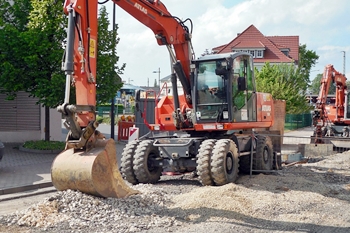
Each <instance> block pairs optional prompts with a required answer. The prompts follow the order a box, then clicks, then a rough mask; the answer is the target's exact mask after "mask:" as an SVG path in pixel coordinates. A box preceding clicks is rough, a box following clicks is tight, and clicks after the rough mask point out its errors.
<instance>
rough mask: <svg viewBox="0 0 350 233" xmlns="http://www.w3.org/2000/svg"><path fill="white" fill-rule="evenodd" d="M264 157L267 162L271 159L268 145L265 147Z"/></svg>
mask: <svg viewBox="0 0 350 233" xmlns="http://www.w3.org/2000/svg"><path fill="white" fill-rule="evenodd" d="M263 158H264V162H265V163H267V162H268V161H269V149H268V148H267V147H265V148H264V153H263Z"/></svg>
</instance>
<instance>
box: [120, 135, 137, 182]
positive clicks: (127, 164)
mask: <svg viewBox="0 0 350 233" xmlns="http://www.w3.org/2000/svg"><path fill="white" fill-rule="evenodd" d="M139 143H140V141H138V140H135V141H131V142H129V143H128V144H126V146H125V148H124V150H123V153H122V158H121V168H120V170H121V173H122V176H123V178H124V179H125V180H127V181H128V182H130V183H131V184H138V183H139V181H138V180H137V179H136V176H135V172H134V167H133V166H134V161H133V160H134V154H135V151H136V148H137V146H138V145H139Z"/></svg>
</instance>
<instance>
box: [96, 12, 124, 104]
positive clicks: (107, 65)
mask: <svg viewBox="0 0 350 233" xmlns="http://www.w3.org/2000/svg"><path fill="white" fill-rule="evenodd" d="M108 26H109V20H108V13H107V10H106V7H105V6H102V7H101V8H100V10H99V18H98V54H97V74H96V76H97V90H96V91H97V99H98V102H100V103H101V102H102V103H103V102H109V101H110V100H111V99H112V98H114V97H115V95H116V93H117V91H118V90H119V89H120V88H121V87H122V86H123V83H122V81H121V78H120V76H119V75H120V74H122V73H123V70H124V68H125V63H123V64H122V66H121V67H119V66H118V65H117V63H118V61H119V57H118V56H117V55H116V54H117V44H118V43H119V40H120V38H118V37H117V36H118V34H117V30H118V25H115V28H116V30H115V31H113V30H108Z"/></svg>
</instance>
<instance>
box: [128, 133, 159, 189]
mask: <svg viewBox="0 0 350 233" xmlns="http://www.w3.org/2000/svg"><path fill="white" fill-rule="evenodd" d="M158 157H159V150H158V148H157V147H155V146H153V141H152V140H145V141H142V142H141V143H140V144H139V145H138V146H137V149H136V153H135V155H134V172H135V176H136V179H137V180H138V181H139V182H140V183H156V182H157V181H158V180H159V179H160V175H161V173H162V168H161V167H155V166H154V164H152V159H156V158H158Z"/></svg>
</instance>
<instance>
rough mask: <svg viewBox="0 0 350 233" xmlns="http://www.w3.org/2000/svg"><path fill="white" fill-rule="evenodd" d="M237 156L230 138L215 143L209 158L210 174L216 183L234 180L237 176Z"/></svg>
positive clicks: (235, 147) (221, 183) (235, 148)
mask: <svg viewBox="0 0 350 233" xmlns="http://www.w3.org/2000/svg"><path fill="white" fill-rule="evenodd" d="M238 167H239V158H238V150H237V145H236V144H235V143H234V142H233V141H232V140H230V139H220V140H218V141H217V142H216V143H215V146H214V149H213V155H212V158H211V175H212V177H213V180H214V182H215V184H216V185H225V184H227V183H231V182H235V181H236V179H237V178H238Z"/></svg>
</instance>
